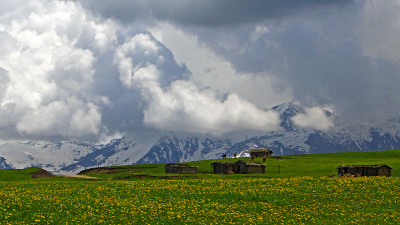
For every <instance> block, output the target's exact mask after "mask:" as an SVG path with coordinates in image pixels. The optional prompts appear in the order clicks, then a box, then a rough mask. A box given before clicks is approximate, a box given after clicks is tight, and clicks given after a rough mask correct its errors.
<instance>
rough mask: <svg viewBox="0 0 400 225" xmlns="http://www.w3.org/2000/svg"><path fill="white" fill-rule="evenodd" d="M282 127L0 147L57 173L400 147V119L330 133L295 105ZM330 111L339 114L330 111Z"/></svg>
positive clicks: (9, 160)
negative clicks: (258, 151) (312, 124)
mask: <svg viewBox="0 0 400 225" xmlns="http://www.w3.org/2000/svg"><path fill="white" fill-rule="evenodd" d="M272 109H273V110H275V111H276V112H277V113H279V115H280V118H281V126H282V130H280V131H271V132H267V133H263V134H260V135H253V136H244V135H243V136H239V138H237V137H236V138H232V137H229V138H225V137H213V136H194V135H183V134H179V135H178V134H174V133H171V132H168V133H165V134H164V135H161V136H160V137H155V138H154V139H150V140H149V139H147V140H144V139H143V138H140V137H134V136H124V137H122V138H120V139H115V140H112V141H111V142H110V143H108V144H107V145H91V144H87V143H78V142H64V143H60V144H49V143H42V142H27V143H8V144H3V145H0V168H3V169H5V168H25V167H30V166H39V167H41V168H43V169H46V170H48V171H51V172H56V173H77V172H79V171H80V170H83V169H85V168H88V167H94V166H112V165H127V164H142V163H168V162H187V161H193V160H202V159H216V158H221V157H222V155H224V154H226V155H227V156H228V157H232V156H233V155H234V154H237V155H238V156H239V155H241V153H243V151H245V150H246V149H250V148H252V147H253V146H254V145H257V146H259V147H266V148H271V149H272V150H273V151H274V154H273V155H275V156H279V155H291V154H307V153H321V152H350V151H365V150H388V149H396V148H400V119H395V120H391V121H389V123H388V125H387V126H385V127H368V126H365V125H364V126H358V127H345V128H343V127H342V128H335V129H331V130H328V131H319V130H314V129H305V128H301V127H298V126H296V124H295V123H294V122H293V120H292V118H293V116H296V115H298V114H299V113H304V112H305V110H304V109H303V108H301V107H300V106H298V105H295V104H293V103H285V104H281V105H278V106H275V107H273V108H272ZM325 114H326V115H327V116H329V117H332V118H334V115H333V114H332V113H330V112H328V111H326V112H325Z"/></svg>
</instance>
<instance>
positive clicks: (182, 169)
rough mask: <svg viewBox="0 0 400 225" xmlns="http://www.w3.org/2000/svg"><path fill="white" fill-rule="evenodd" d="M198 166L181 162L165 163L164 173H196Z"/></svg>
mask: <svg viewBox="0 0 400 225" xmlns="http://www.w3.org/2000/svg"><path fill="white" fill-rule="evenodd" d="M198 168H199V167H198V166H191V165H188V164H181V163H170V164H167V165H165V173H180V174H197V172H198Z"/></svg>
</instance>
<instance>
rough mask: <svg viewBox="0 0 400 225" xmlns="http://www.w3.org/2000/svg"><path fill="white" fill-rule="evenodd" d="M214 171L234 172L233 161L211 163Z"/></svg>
mask: <svg viewBox="0 0 400 225" xmlns="http://www.w3.org/2000/svg"><path fill="white" fill-rule="evenodd" d="M210 165H211V167H212V170H213V173H216V174H230V173H233V163H231V162H218V161H217V162H213V163H211V164H210Z"/></svg>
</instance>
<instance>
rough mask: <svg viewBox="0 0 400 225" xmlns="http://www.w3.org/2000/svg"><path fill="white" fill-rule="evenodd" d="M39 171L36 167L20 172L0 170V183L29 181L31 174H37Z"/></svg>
mask: <svg viewBox="0 0 400 225" xmlns="http://www.w3.org/2000/svg"><path fill="white" fill-rule="evenodd" d="M39 170H40V168H37V167H31V168H27V169H21V170H15V169H4V170H0V181H16V180H30V179H32V173H35V172H38V171H39Z"/></svg>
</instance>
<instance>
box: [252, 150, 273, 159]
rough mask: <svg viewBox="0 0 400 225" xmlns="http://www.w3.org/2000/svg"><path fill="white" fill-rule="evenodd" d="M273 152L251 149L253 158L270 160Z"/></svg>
mask: <svg viewBox="0 0 400 225" xmlns="http://www.w3.org/2000/svg"><path fill="white" fill-rule="evenodd" d="M272 153H273V151H272V150H271V149H266V148H254V149H250V157H251V158H270V157H271V155H272Z"/></svg>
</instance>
